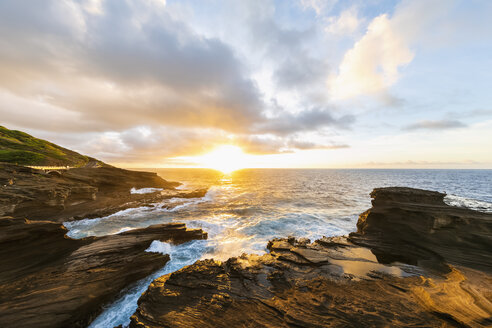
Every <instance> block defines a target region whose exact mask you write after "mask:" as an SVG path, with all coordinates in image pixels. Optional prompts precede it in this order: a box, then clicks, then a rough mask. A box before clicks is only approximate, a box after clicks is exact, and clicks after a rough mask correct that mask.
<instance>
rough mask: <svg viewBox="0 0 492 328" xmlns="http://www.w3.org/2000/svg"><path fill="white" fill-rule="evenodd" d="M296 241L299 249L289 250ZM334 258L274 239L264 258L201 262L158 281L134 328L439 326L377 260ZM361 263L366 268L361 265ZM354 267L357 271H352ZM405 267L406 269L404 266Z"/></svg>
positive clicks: (410, 283)
mask: <svg viewBox="0 0 492 328" xmlns="http://www.w3.org/2000/svg"><path fill="white" fill-rule="evenodd" d="M291 242H293V243H294V244H297V245H295V246H294V245H291V246H290V248H288V247H287V245H290V244H291ZM347 248H350V249H353V254H358V256H357V257H354V255H353V254H349V253H345V254H343V253H339V254H338V259H343V261H341V260H336V259H335V258H333V257H332V256H331V254H332V253H331V252H332V251H334V250H335V251H336V250H337V249H338V246H336V247H335V248H334V246H329V247H325V246H322V245H320V244H318V243H313V244H304V245H299V244H298V243H297V242H296V241H293V240H287V239H285V240H281V239H277V240H275V241H273V242H272V243H271V244H270V249H271V252H270V253H269V254H265V255H263V256H258V255H243V256H241V257H238V258H231V259H229V260H228V261H226V262H218V261H214V260H204V261H198V262H196V263H195V264H193V265H191V266H188V267H185V268H183V269H181V270H179V271H177V272H174V273H171V274H169V275H166V276H163V277H160V278H158V279H156V280H155V281H154V282H153V283H152V284H151V285H150V287H149V289H148V290H147V291H146V292H145V293H144V294H143V295H142V297H141V298H140V300H139V306H138V309H137V311H136V312H135V314H134V315H133V316H132V318H131V324H130V327H133V328H135V327H139V328H144V327H145V328H149V327H293V326H294V327H328V326H329V327H359V326H360V327H380V326H391V327H413V326H419V325H420V326H426V327H442V326H443V325H445V324H447V321H446V320H443V319H441V318H439V317H438V316H436V315H434V314H433V313H432V312H431V311H427V309H426V308H424V307H422V306H421V305H420V304H419V302H418V297H417V296H415V295H414V294H412V293H411V292H410V290H411V288H414V287H416V286H422V285H423V282H422V281H421V279H420V278H419V277H418V276H412V277H408V278H405V279H400V278H398V277H397V276H393V275H389V274H388V273H387V272H391V270H390V267H388V266H385V265H382V264H380V263H378V262H377V261H376V262H374V261H373V259H374V260H375V257H374V256H373V257H372V258H360V254H362V253H361V252H359V251H358V250H359V249H360V247H358V246H356V245H353V244H351V243H350V242H348V241H346V242H345V245H344V246H343V249H347ZM361 264H362V265H361ZM354 268H358V270H355V269H354ZM400 270H401V269H400Z"/></svg>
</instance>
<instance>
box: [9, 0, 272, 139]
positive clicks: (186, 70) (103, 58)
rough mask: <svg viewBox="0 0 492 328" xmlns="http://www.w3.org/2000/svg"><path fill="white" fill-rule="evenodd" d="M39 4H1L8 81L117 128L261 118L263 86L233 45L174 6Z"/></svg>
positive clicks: (19, 90) (234, 126) (235, 123)
mask: <svg viewBox="0 0 492 328" xmlns="http://www.w3.org/2000/svg"><path fill="white" fill-rule="evenodd" d="M36 3H38V2H34V4H31V3H27V2H18V1H6V2H2V6H3V7H2V9H3V10H0V22H1V23H0V24H1V26H2V28H1V29H0V33H1V34H0V35H1V36H2V38H1V39H2V41H3V42H2V47H1V49H0V61H1V67H0V73H2V74H1V75H2V77H0V84H1V85H2V86H3V87H4V88H7V89H10V90H11V91H13V92H15V93H16V94H20V95H22V96H24V97H39V96H43V97H44V98H45V100H46V101H47V102H49V103H50V104H52V105H54V106H58V107H61V108H65V109H68V110H69V111H73V112H79V113H81V115H82V119H85V120H100V121H103V122H105V123H106V124H107V125H109V126H112V128H113V129H121V128H128V127H130V126H132V125H134V124H143V123H148V122H150V121H157V122H159V123H162V124H173V125H181V126H200V127H203V126H210V127H218V128H221V129H224V130H231V131H232V130H241V129H244V127H247V126H248V125H251V124H253V123H254V122H257V121H259V120H260V119H262V116H261V112H262V111H263V110H264V104H263V102H262V100H261V94H260V92H259V91H258V89H257V87H256V86H255V84H254V83H253V82H252V81H251V79H250V78H249V77H248V74H247V72H245V71H244V68H243V67H242V64H241V62H240V61H238V59H237V58H236V57H235V56H234V54H233V52H232V51H231V49H230V48H229V47H228V46H227V45H225V44H224V43H222V42H221V41H219V40H217V39H211V38H204V37H200V36H198V35H195V34H194V33H193V32H192V31H190V30H189V29H187V27H186V26H185V25H184V24H183V23H181V22H179V21H176V20H174V19H173V17H171V16H170V15H169V14H167V13H166V11H159V12H154V11H152V8H150V7H145V6H144V5H142V4H139V2H137V1H115V0H107V1H105V2H103V4H104V7H103V8H102V9H103V11H104V14H103V15H91V14H89V13H87V12H86V11H84V9H83V8H82V7H81V6H80V5H77V3H72V5H71V6H68V5H67V2H59V1H47V2H44V3H43V5H42V6H41V5H36ZM31 5H32V6H34V8H32V7H31ZM47 17H49V19H47ZM19 22H22V24H20V23H19ZM13 81H15V82H14V83H13ZM47 86H50V87H47Z"/></svg>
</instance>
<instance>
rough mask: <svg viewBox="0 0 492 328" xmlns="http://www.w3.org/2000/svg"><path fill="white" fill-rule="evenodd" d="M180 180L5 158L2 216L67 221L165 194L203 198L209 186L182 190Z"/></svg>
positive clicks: (0, 175)
mask: <svg viewBox="0 0 492 328" xmlns="http://www.w3.org/2000/svg"><path fill="white" fill-rule="evenodd" d="M179 185H180V183H179V182H170V181H166V180H164V179H162V178H161V177H159V176H158V175H157V174H156V173H153V172H139V171H130V170H124V169H120V168H116V167H98V168H74V169H70V170H59V171H57V170H54V171H48V172H45V171H44V170H37V169H32V168H29V167H24V166H18V165H13V164H8V163H0V217H1V216H11V217H14V218H28V219H30V220H48V221H56V222H60V223H61V222H64V221H71V220H78V219H83V218H93V217H102V216H107V215H110V214H112V213H115V212H117V211H120V210H124V209H126V208H130V207H138V206H142V205H145V204H151V203H156V202H159V201H160V200H162V199H166V198H173V197H178V198H191V197H203V196H204V195H205V193H206V192H207V190H196V191H192V192H182V191H179V190H176V189H175V188H176V187H177V186H179ZM132 188H137V189H139V188H160V189H162V191H159V192H154V193H148V194H132V193H131V192H130V190H131V189H132Z"/></svg>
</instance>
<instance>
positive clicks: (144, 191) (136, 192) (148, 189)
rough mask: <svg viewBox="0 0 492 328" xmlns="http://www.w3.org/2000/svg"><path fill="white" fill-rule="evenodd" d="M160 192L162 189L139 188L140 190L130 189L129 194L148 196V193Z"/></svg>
mask: <svg viewBox="0 0 492 328" xmlns="http://www.w3.org/2000/svg"><path fill="white" fill-rule="evenodd" d="M162 190H163V189H162V188H140V189H136V188H132V189H130V193H131V194H150V193H153V192H156V191H162Z"/></svg>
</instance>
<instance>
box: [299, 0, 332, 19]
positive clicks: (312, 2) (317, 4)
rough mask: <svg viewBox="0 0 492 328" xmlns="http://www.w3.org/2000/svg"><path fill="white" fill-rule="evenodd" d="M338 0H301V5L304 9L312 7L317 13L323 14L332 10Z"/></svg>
mask: <svg viewBox="0 0 492 328" xmlns="http://www.w3.org/2000/svg"><path fill="white" fill-rule="evenodd" d="M337 2H338V0H301V5H302V7H303V8H304V9H312V10H314V11H315V12H316V15H321V14H323V13H324V12H327V11H330V10H332V9H333V7H334V6H335V4H336V3H337Z"/></svg>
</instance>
